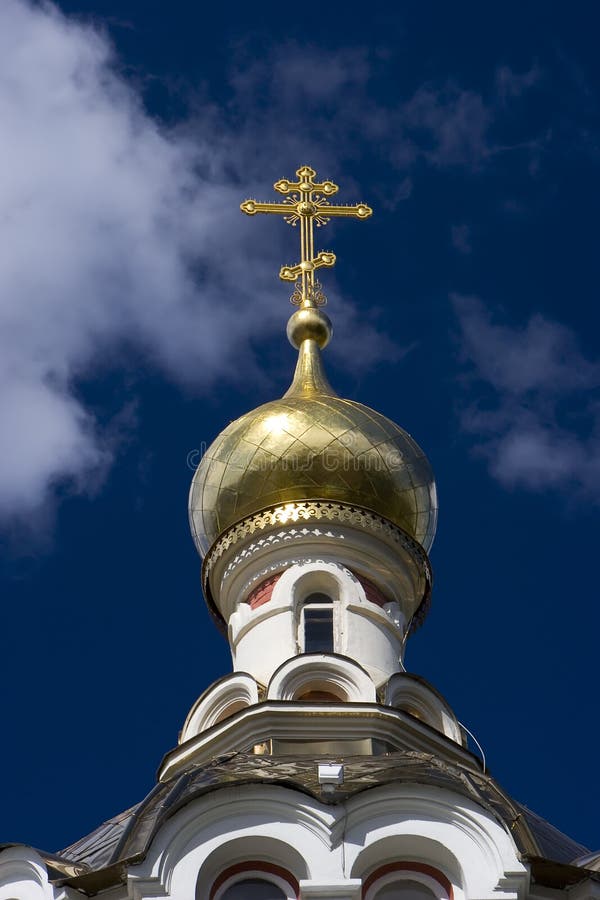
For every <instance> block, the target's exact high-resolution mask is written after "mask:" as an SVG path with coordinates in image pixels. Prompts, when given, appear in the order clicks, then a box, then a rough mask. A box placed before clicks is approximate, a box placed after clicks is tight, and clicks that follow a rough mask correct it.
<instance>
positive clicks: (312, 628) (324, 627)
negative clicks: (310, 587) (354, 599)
mask: <svg viewBox="0 0 600 900" xmlns="http://www.w3.org/2000/svg"><path fill="white" fill-rule="evenodd" d="M303 617H304V652H305V653H333V602H332V600H331V597H328V596H327V594H320V593H314V594H309V596H308V597H307V598H306V601H305V603H304V608H303Z"/></svg>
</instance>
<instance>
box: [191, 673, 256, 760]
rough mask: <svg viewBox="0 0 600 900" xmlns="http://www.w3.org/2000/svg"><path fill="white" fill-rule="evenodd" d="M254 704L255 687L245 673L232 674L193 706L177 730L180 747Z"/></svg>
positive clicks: (254, 682)
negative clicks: (178, 730)
mask: <svg viewBox="0 0 600 900" xmlns="http://www.w3.org/2000/svg"><path fill="white" fill-rule="evenodd" d="M256 703H258V686H257V684H256V681H255V680H254V678H252V676H251V675H248V674H247V673H246V672H234V673H233V674H231V675H229V676H227V677H226V678H222V679H220V680H219V681H217V682H216V683H215V684H213V685H211V687H210V688H208V690H206V691H205V692H204V693H203V694H202V695H201V696H200V697H199V698H198V699H197V700H196V702H195V703H194V705H193V706H192V708H191V709H190V711H189V713H188V715H187V718H186V720H185V722H184V724H183V728H182V729H181V735H180V737H179V743H180V744H183V743H185V742H186V741H189V740H190V739H191V738H193V737H195V736H196V735H198V734H200V732H202V731H205V730H206V729H207V728H210V727H211V726H212V725H216V724H217V723H218V722H219V721H222V720H223V719H225V718H227V717H228V715H232V714H233V713H234V712H239V709H240V708H241V707H244V706H246V707H247V706H253V705H254V704H256ZM228 711H229V712H228Z"/></svg>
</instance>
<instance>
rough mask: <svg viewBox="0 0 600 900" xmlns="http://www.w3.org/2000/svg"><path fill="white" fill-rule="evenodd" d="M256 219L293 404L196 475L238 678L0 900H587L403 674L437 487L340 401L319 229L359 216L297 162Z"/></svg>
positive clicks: (20, 862)
mask: <svg viewBox="0 0 600 900" xmlns="http://www.w3.org/2000/svg"><path fill="white" fill-rule="evenodd" d="M297 179H298V180H297V181H295V182H292V181H288V180H281V181H278V182H277V183H276V184H275V190H276V191H277V192H278V193H280V194H281V195H283V200H282V201H281V202H277V203H259V202H257V201H254V200H248V201H246V202H244V203H243V204H242V206H241V208H242V211H243V212H245V213H246V214H248V215H251V216H252V215H255V214H258V213H267V214H276V215H282V216H283V217H284V219H285V220H286V221H287V222H288V223H289V224H292V225H296V226H299V229H298V230H299V232H300V238H301V242H300V243H301V247H300V250H301V253H300V261H299V263H298V264H297V265H294V266H284V267H283V268H282V270H281V272H280V276H281V278H282V279H283V280H284V281H289V282H293V283H294V289H293V294H292V301H293V302H294V303H295V304H296V305H297V309H296V311H295V312H294V313H293V315H292V316H291V318H290V320H289V323H288V328H287V334H288V338H289V340H290V342H291V343H292V345H293V346H294V347H295V348H296V349H297V351H298V362H297V365H296V370H295V373H294V375H293V379H292V382H291V385H290V387H289V389H288V391H287V392H286V393H285V394H284V396H283V397H282V398H281V399H275V400H272V401H271V402H269V403H266V404H264V405H262V406H260V407H258V408H257V409H255V410H252V411H251V412H249V413H247V414H245V415H243V416H242V417H241V418H239V419H237V420H236V421H235V422H232V423H231V424H230V425H228V426H227V427H226V428H225V430H224V431H223V432H222V433H221V434H220V435H219V436H218V437H217V438H216V440H215V441H214V442H213V444H212V445H211V446H210V448H209V449H208V451H207V452H206V454H205V456H204V458H203V459H202V461H201V463H200V465H199V467H198V469H197V470H196V472H195V474H194V478H193V481H192V486H191V491H190V499H189V516H190V525H191V530H192V535H193V538H194V541H195V543H196V547H197V549H198V552H199V554H200V556H201V557H202V560H203V562H202V582H203V589H204V594H205V597H206V601H207V603H208V606H209V609H210V611H211V614H212V616H213V619H214V621H215V624H216V626H217V628H219V629H220V630H221V631H222V632H223V634H224V635H225V636H226V638H227V641H228V642H229V645H230V648H231V656H232V672H231V674H230V675H227V676H225V677H224V678H221V679H220V680H219V681H217V682H215V683H214V684H212V685H211V686H210V687H209V688H208V689H207V690H206V691H205V692H204V693H203V694H202V695H201V696H200V697H199V698H198V700H197V701H196V702H195V704H194V705H193V707H192V709H191V710H190V712H189V714H188V716H187V718H186V720H185V722H184V723H183V727H182V730H181V733H180V736H179V741H178V743H177V746H176V747H174V748H173V749H172V750H170V751H169V752H168V753H167V754H166V756H165V757H164V759H163V761H162V763H161V765H160V768H159V772H158V780H157V784H156V786H155V787H154V789H153V790H152V791H151V792H150V794H149V795H148V796H147V797H146V798H145V799H144V800H143V801H142V802H141V803H139V804H138V805H137V806H135V807H133V808H132V809H130V810H127V811H126V812H124V813H122V814H120V815H118V816H115V818H114V819H111V820H110V821H109V822H106V823H104V824H103V825H102V826H100V828H99V829H97V831H95V832H94V833H93V834H91V835H89V836H87V837H86V838H83V839H82V840H81V841H78V842H77V843H75V844H73V845H72V846H71V847H68V848H66V849H65V850H63V851H61V852H60V853H59V854H43V853H39V852H38V851H34V850H32V849H31V848H25V847H14V846H10V847H6V848H5V849H4V851H3V852H2V853H0V900H15V898H16V900H42V898H47V900H50V898H51V900H63V898H64V900H74V898H75V897H76V896H80V895H81V894H82V893H83V894H84V895H87V896H91V895H95V894H102V895H105V896H106V898H107V900H109V898H110V900H125V898H132V900H149V898H155V897H165V898H166V897H169V898H173V900H190V898H194V900H298V898H301V900H308V898H314V900H317V898H320V900H333V898H336V900H529V898H531V900H553V898H554V900H567V897H568V898H569V900H592V898H595V900H600V856H599V855H598V854H593V853H590V852H589V851H588V850H586V848H584V847H582V846H580V845H579V844H577V843H575V842H574V841H572V840H571V839H570V838H568V837H566V836H565V835H563V834H561V833H560V832H559V831H558V830H557V829H555V828H553V827H552V826H551V825H549V824H548V823H547V822H545V821H544V820H543V819H540V818H539V817H538V816H536V815H535V814H534V813H532V812H531V811H530V810H528V809H526V808H525V807H524V806H522V805H520V804H519V803H518V802H517V801H515V800H513V799H511V798H510V797H509V796H508V795H507V794H506V793H505V792H504V791H503V790H502V788H501V787H500V786H499V785H498V784H497V783H496V781H495V780H494V779H493V778H492V777H491V775H490V774H489V773H488V772H487V771H486V769H485V766H484V764H483V763H482V761H481V760H480V758H479V757H478V756H477V755H474V754H473V753H472V752H471V751H470V749H469V747H468V746H467V739H466V734H465V731H464V729H463V727H462V726H461V724H460V723H459V722H458V720H457V718H456V716H455V714H454V712H453V711H452V709H451V708H450V706H449V705H448V703H447V702H446V701H445V700H444V698H443V697H442V696H441V694H440V693H438V691H437V690H436V688H434V687H433V686H432V685H430V684H428V683H427V682H426V681H425V680H424V679H423V678H420V677H418V676H416V675H413V674H411V673H409V672H407V671H406V669H405V667H404V662H403V660H404V648H405V645H406V641H407V640H408V638H409V637H410V634H411V632H412V631H414V629H415V628H417V627H419V626H420V625H421V623H422V622H423V620H424V618H425V616H426V614H427V609H428V605H429V600H430V594H431V585H432V575H431V567H430V562H429V557H428V553H429V550H430V548H431V545H432V542H433V539H434V535H435V528H436V519H437V500H436V490H435V481H434V477H433V472H432V470H431V466H430V465H429V462H428V460H427V458H426V456H425V454H424V453H423V451H422V450H421V448H420V447H419V445H418V444H417V443H416V442H415V440H414V439H413V438H412V437H411V436H410V435H409V434H407V433H406V432H405V431H404V430H403V429H402V428H401V427H400V426H399V425H396V424H395V423H394V422H392V421H390V420H389V419H387V418H386V417H385V416H383V415H381V414H380V413H378V412H376V411H375V410H373V409H370V408H369V407H366V406H364V405H363V404H361V403H359V402H356V401H354V400H349V399H343V398H341V397H339V396H338V395H337V394H336V393H335V391H334V389H333V388H332V387H331V385H330V384H329V382H328V379H327V376H326V374H325V370H324V367H323V361H322V358H321V351H322V350H323V349H324V348H325V347H326V346H327V344H328V343H329V341H330V340H331V337H332V326H331V322H330V321H329V319H328V317H327V316H326V315H325V313H324V312H323V309H322V306H323V304H324V301H325V298H324V295H323V291H322V288H321V285H320V284H319V282H318V281H317V279H316V272H317V270H318V269H319V268H324V267H329V266H332V265H333V264H334V263H335V256H334V254H333V253H331V252H324V251H320V252H318V253H315V250H314V234H313V231H314V227H315V226H319V225H324V224H326V222H327V221H328V220H329V219H330V218H332V217H335V216H345V217H354V218H357V219H366V218H368V217H369V216H370V215H371V209H370V208H369V207H368V206H366V204H364V203H361V204H358V205H355V206H341V205H335V204H332V203H331V202H330V198H331V197H332V196H334V195H335V194H336V193H337V190H338V188H337V186H336V185H335V184H333V183H332V182H330V181H322V182H318V181H316V173H315V172H314V171H313V170H312V169H311V168H309V167H308V166H304V167H302V168H301V169H299V170H298V172H297Z"/></svg>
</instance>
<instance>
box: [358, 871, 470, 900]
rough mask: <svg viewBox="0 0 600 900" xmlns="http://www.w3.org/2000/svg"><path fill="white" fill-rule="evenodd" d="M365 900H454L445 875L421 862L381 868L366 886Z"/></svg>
mask: <svg viewBox="0 0 600 900" xmlns="http://www.w3.org/2000/svg"><path fill="white" fill-rule="evenodd" d="M362 896H363V900H453V898H454V892H453V890H452V884H451V883H450V881H449V880H448V878H446V876H445V875H444V874H442V872H440V871H439V870H438V869H434V867H433V866H428V865H426V864H425V863H418V862H396V863H389V864H388V865H386V866H381V867H380V868H378V869H376V870H375V871H374V872H372V873H371V875H369V877H368V878H367V879H366V881H365V883H364V885H363V891H362Z"/></svg>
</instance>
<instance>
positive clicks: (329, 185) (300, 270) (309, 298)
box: [240, 166, 373, 306]
mask: <svg viewBox="0 0 600 900" xmlns="http://www.w3.org/2000/svg"><path fill="white" fill-rule="evenodd" d="M316 174H317V173H316V172H315V170H314V169H311V168H310V166H302V167H301V168H300V169H298V171H297V172H296V175H297V176H298V181H288V180H287V179H286V178H282V179H281V180H280V181H276V182H275V184H274V185H273V187H274V188H275V190H276V191H277V192H278V193H279V194H287V196H286V198H285V200H283V202H281V203H258V202H257V201H256V200H245V201H244V202H243V203H242V204H241V205H240V209H241V210H242V212H245V213H246V214H247V215H248V216H255V215H256V213H277V214H279V215H282V216H283V217H284V221H286V222H287V223H288V225H294V226H296V225H297V224H298V222H300V262H299V263H298V264H297V265H295V266H283V267H282V268H281V270H280V272H279V277H280V278H281V279H282V280H283V281H296V279H298V281H297V283H296V289H295V291H294V293H293V294H292V298H291V299H292V303H297V304H299V305H302V306H320V305H322V304H323V303H325V302H326V301H325V297H324V295H323V293H322V291H321V286H320V284H319V282H318V281H315V269H320V268H322V267H323V266H326V267H328V268H329V267H330V266H333V265H334V264H335V253H330V252H328V251H324V250H321V251H319V253H317V255H316V256H315V248H314V235H313V227H314V225H316V226H317V228H320V227H321V225H326V224H327V222H329V220H330V219H331V218H332V216H352V217H354V218H356V219H368V218H369V216H370V215H372V214H373V210H372V209H371V207H370V206H367V205H366V204H365V203H358V204H356V206H336V205H332V204H331V203H329V202H328V200H327V198H328V197H332V196H333V195H334V194H337V192H338V190H339V188H338V186H337V184H334V183H333V181H321V182H316V181H315V180H314V179H315V176H316Z"/></svg>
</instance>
